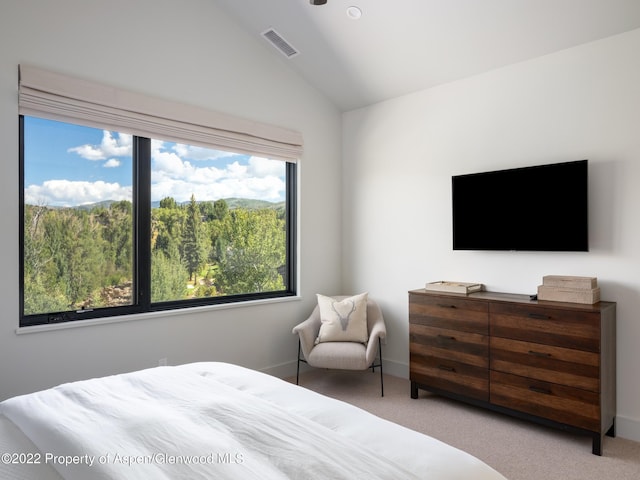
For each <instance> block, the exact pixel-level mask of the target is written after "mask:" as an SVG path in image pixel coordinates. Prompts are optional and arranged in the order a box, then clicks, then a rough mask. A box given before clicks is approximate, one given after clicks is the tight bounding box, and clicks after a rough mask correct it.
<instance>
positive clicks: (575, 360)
mask: <svg viewBox="0 0 640 480" xmlns="http://www.w3.org/2000/svg"><path fill="white" fill-rule="evenodd" d="M490 352H491V362H490V368H491V369H492V370H497V371H500V372H505V373H512V374H514V375H520V376H522V377H529V378H532V379H536V380H542V381H545V382H549V383H557V384H561V385H566V386H569V387H575V388H582V389H585V390H590V391H592V392H599V391H600V354H598V353H595V352H587V351H584V350H574V349H568V348H564V347H555V346H550V345H542V344H539V343H531V342H522V341H519V340H509V339H506V338H500V337H491V340H490Z"/></svg>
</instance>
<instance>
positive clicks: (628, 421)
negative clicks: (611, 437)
mask: <svg viewBox="0 0 640 480" xmlns="http://www.w3.org/2000/svg"><path fill="white" fill-rule="evenodd" d="M616 436H617V437H622V438H626V439H627V440H633V441H636V442H640V420H638V419H637V418H629V417H625V416H622V415H618V416H617V417H616Z"/></svg>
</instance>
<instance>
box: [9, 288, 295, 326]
mask: <svg viewBox="0 0 640 480" xmlns="http://www.w3.org/2000/svg"><path fill="white" fill-rule="evenodd" d="M300 298H301V297H300V295H294V296H290V297H278V298H266V299H262V300H248V301H244V302H236V303H221V304H217V305H206V306H202V307H192V308H184V309H178V310H163V311H159V312H146V313H138V314H135V315H122V316H118V317H105V318H93V319H90V320H75V321H73V322H64V323H51V324H47V325H33V326H30V327H18V328H16V335H25V334H30V333H39V332H50V331H53V330H65V329H68V328H83V327H91V326H93V325H106V324H109V323H123V322H132V321H135V320H146V319H150V318H160V317H169V316H175V315H190V314H194V313H201V312H210V311H215V310H226V309H233V308H246V307H253V306H260V305H266V304H271V303H282V302H294V301H299V300H300Z"/></svg>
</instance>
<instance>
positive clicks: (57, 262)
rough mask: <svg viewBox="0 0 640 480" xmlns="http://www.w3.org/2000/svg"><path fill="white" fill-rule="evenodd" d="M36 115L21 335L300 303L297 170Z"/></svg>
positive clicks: (25, 194) (25, 112)
mask: <svg viewBox="0 0 640 480" xmlns="http://www.w3.org/2000/svg"><path fill="white" fill-rule="evenodd" d="M21 88H22V84H21ZM25 97H26V95H25ZM25 103H26V102H25ZM49 103H50V102H48V103H47V104H49ZM33 110H34V109H32V108H26V107H25V108H23V107H22V91H21V111H20V113H21V115H20V176H21V182H22V188H21V197H22V198H21V201H20V206H21V212H20V213H21V225H20V238H21V271H20V281H21V288H20V293H21V295H20V296H21V313H22V315H21V321H20V325H21V326H30V325H38V324H46V323H58V322H66V321H73V320H80V319H89V318H98V317H109V316H116V315H123V314H132V313H141V312H148V311H156V310H166V309H178V308H187V307H193V306H201V305H209V304H216V303H229V302H241V301H247V300H254V299H264V298H275V297H283V296H291V295H294V294H295V259H296V252H295V244H296V241H295V232H296V227H295V218H296V214H295V207H296V164H295V162H294V161H283V160H282V159H281V158H278V156H279V155H277V153H276V155H275V156H276V158H275V159H272V158H267V156H266V155H265V152H264V150H263V149H261V148H260V147H257V148H255V150H256V153H255V154H252V153H251V150H252V149H249V148H246V142H245V143H241V144H238V145H240V147H239V148H237V149H231V148H228V146H229V144H225V143H224V142H215V143H213V142H212V143H213V144H212V145H207V143H206V142H202V141H200V140H198V141H197V142H185V141H176V138H175V136H172V137H173V138H170V139H166V137H163V136H161V135H141V134H139V133H138V132H137V131H136V129H135V128H129V127H128V126H126V125H125V127H124V128H123V130H122V131H117V130H115V131H114V130H113V129H105V128H102V127H103V126H104V123H103V122H100V121H96V122H95V123H96V125H95V126H94V125H92V121H90V120H89V121H87V120H85V119H81V120H80V121H79V122H78V123H76V122H74V121H68V120H73V118H71V119H68V118H67V117H66V116H64V118H62V120H61V119H60V116H56V115H51V114H50V113H49V112H45V113H44V114H43V115H42V116H40V115H39V113H40V110H39V109H38V108H35V111H33ZM132 131H133V133H131V132H132ZM125 132H128V133H125ZM151 133H153V132H151ZM156 133H160V134H162V130H161V129H159V132H156ZM187 137H188V136H187ZM180 138H183V137H182V136H181V137H180ZM237 138H238V137H237V135H236V136H234V137H233V141H234V142H237ZM251 140H252V141H253V139H251ZM221 143H222V144H223V145H224V147H227V148H221V147H219V144H221ZM232 145H236V143H232Z"/></svg>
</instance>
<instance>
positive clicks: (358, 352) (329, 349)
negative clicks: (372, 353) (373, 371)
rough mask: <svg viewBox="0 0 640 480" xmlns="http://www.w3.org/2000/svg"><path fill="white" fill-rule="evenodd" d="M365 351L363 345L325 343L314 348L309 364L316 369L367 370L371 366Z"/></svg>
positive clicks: (308, 360)
mask: <svg viewBox="0 0 640 480" xmlns="http://www.w3.org/2000/svg"><path fill="white" fill-rule="evenodd" d="M365 350H366V347H365V346H364V345H363V344H362V343H355V342H323V343H319V344H318V345H316V346H315V347H313V350H311V353H310V354H309V358H308V359H307V362H308V363H309V365H311V366H312V367H316V368H336V369H342V370H366V369H367V368H369V364H368V363H367V359H366V354H365Z"/></svg>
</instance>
